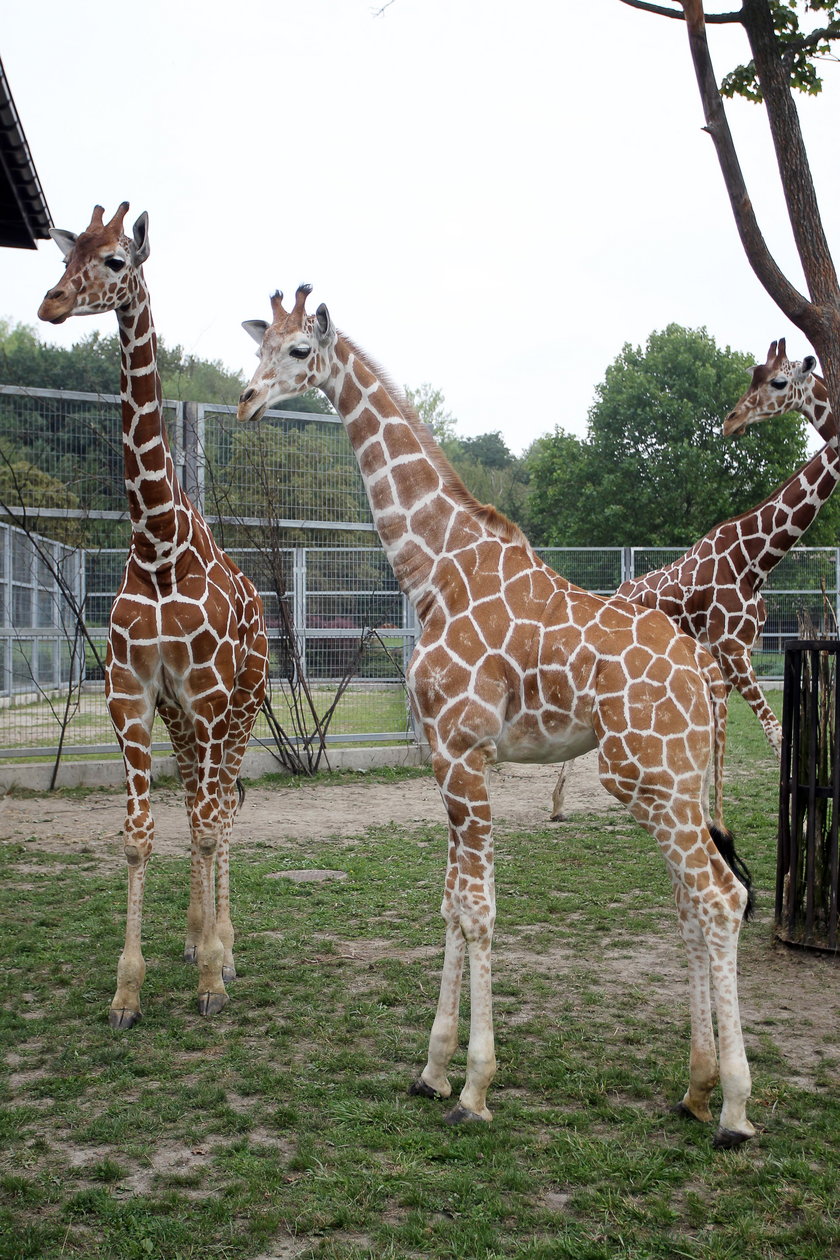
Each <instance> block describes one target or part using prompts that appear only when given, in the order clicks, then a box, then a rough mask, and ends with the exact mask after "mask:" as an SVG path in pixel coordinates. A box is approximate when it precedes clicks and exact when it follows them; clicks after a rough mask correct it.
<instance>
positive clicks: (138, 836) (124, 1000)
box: [108, 746, 154, 1031]
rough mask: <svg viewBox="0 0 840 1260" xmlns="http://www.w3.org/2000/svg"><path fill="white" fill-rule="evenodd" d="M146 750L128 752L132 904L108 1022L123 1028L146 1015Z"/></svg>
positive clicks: (150, 833)
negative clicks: (143, 990) (143, 1004)
mask: <svg viewBox="0 0 840 1260" xmlns="http://www.w3.org/2000/svg"><path fill="white" fill-rule="evenodd" d="M142 751H143V750H140V749H138V748H137V747H136V746H135V747H134V748H132V749H131V751H130V752H127V753H126V754H125V755H126V782H127V784H128V787H129V802H128V811H127V816H126V823H125V841H124V844H123V848H124V852H125V857H126V862H127V863H128V907H127V911H126V920H125V943H124V945H123V950H122V953H121V954H120V957H119V961H118V963H117V991H116V993H115V994H114V997H113V1000H112V1001H111V1008H110V1010H109V1012H108V1023H109V1024H110V1025H111V1027H112V1028H116V1029H119V1030H121V1031H126V1030H127V1029H129V1028H133V1027H134V1025H135V1024H136V1023H137V1021H138V1020H139V1019H140V1017H141V1015H142V1011H141V1009H140V989H141V988H142V985H143V981H144V979H145V976H146V963H145V960H144V958H143V950H142V925H143V893H144V890H145V885H146V867H147V865H148V862H149V858H150V857H151V854H152V849H153V847H154V824H153V822H152V815H151V810H150V807H149V799H148V789H149V771H150V769H151V756H150V755H149V754H148V752H145V754H144V755H141V753H142ZM129 758H131V760H130V759H129Z"/></svg>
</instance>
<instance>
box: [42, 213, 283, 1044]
mask: <svg viewBox="0 0 840 1260" xmlns="http://www.w3.org/2000/svg"><path fill="white" fill-rule="evenodd" d="M127 211H128V202H125V201H124V202H122V204H121V205H120V207H119V209H118V210H117V212H116V214H115V215H114V216H113V218H112V219H111V220H110V221H109V222H108V223H105V222H104V211H103V208H102V207H101V206H96V207H95V208H94V211H93V215H92V218H91V221H90V224H89V226H88V227H87V228H86V229H85V231H84V232H82V233H81V235H79V236H76V235H75V234H74V233H72V232H64V231H60V230H58V229H53V230H52V231H51V235H52V237H53V240H55V242H56V244H57V245H58V246H59V248H60V249H61V251H62V253H63V255H64V259H65V271H64V274H63V276H62V278H61V280H60V281H59V283H58V285H57V286H56V287H55V288H53V289H50V290H49V291H48V292H47V294H46V296H45V298H44V300H43V302H42V303H41V306H40V309H39V311H38V315H39V317H40V318H41V319H43V320H47V321H49V322H50V323H53V324H60V323H63V322H64V320H65V319H67V318H68V316H70V315H94V314H99V313H101V312H104V311H109V310H114V311H116V314H117V323H118V325H119V337H120V357H121V364H120V367H121V378H120V380H121V383H120V397H121V404H122V431H123V456H124V470H125V486H126V492H127V495H128V504H129V513H130V518H131V543H130V547H129V552H128V558H127V560H126V565H125V569H124V572H123V577H122V583H121V585H120V589H119V592H118V593H117V596H116V599H115V600H114V604H113V607H112V609H111V616H110V622H109V628H108V651H107V658H106V666H105V694H106V698H107V703H108V710H109V713H110V716H111V720H112V722H113V725H114V730H115V732H116V736H117V741H118V743H119V746H120V750H121V752H122V756H123V761H124V765H125V779H126V792H127V812H126V822H125V829H124V849H125V856H126V861H127V864H128V910H127V916H126V930H125V945H124V948H123V951H122V953H121V955H120V959H119V963H118V966H117V989H116V993H115V995H114V998H113V1001H112V1002H111V1007H110V1011H109V1022H110V1024H111V1026H112V1027H113V1028H116V1029H128V1028H131V1027H133V1026H134V1024H136V1022H137V1021H138V1019H140V1016H141V1009H140V989H141V986H142V984H143V979H144V976H145V970H146V966H145V962H144V959H143V953H142V947H141V923H142V910H143V891H144V886H145V879H146V867H147V864H148V861H149V857H150V856H151V853H152V849H153V845H154V823H153V819H152V814H151V809H150V802H149V789H150V777H151V760H152V758H151V732H152V722H153V719H154V716H155V712H156V711H157V712H158V713H160V715H161V717H162V718H163V720H164V722H165V723H166V726H167V728H168V731H169V734H170V737H171V740H172V747H173V750H174V752H175V755H176V758H177V763H178V768H179V770H180V774H181V778H182V781H183V785H184V793H185V802H186V806H187V812H188V815H189V824H190V839H191V874H190V902H189V909H188V911H187V933H186V944H185V948H184V957H185V959H186V960H187V961H189V962H196V963H197V964H198V1006H199V1011H200V1013H201V1014H202V1015H211V1014H216V1013H217V1012H218V1011H220V1010H221V1009H222V1007H223V1006H224V1005H225V1004H226V1003H227V1000H228V997H227V992H226V989H225V981H230V980H231V979H233V978H234V977H235V975H236V969H235V965H234V960H233V935H234V934H233V925H232V923H231V918H230V897H229V869H228V862H229V855H228V846H229V836H230V830H231V825H232V822H233V816H234V814H235V812H236V794H237V786H238V784H237V775H238V773H239V768H240V765H241V762H242V756H243V753H244V751H245V748H246V746H247V743H248V739H249V737H250V734H251V729H252V727H253V724H254V720H255V718H256V715H257V712H258V711H259V708H260V705H261V703H262V699H263V695H264V692H265V686H266V676H267V667H268V652H267V640H266V632H265V624H264V618H263V609H262V601H261V599H260V597H259V595H258V594H257V592H256V590H255V589H254V587H253V585H252V584H251V582H250V581H249V580H248V578H246V577H245V576H244V574H242V573H240V571H239V569H238V568H237V567H236V565H235V564H234V563H233V561H232V560H230V558H229V557H228V556H227V555H225V553H224V552H223V551H222V550H221V549H220V548H219V547H218V546H217V545H216V542H215V541H214V539H213V536H212V534H211V533H210V529H209V527H208V525H207V523H206V521H205V520H204V519H203V517H202V516H201V515H200V513H199V512H198V511H196V509H195V508H194V507H193V505H192V503H191V502H190V500H189V499H188V497H187V495H186V494H185V493H184V491H183V490H182V489H181V486H180V484H179V482H178V479H177V476H176V473H175V467H174V463H173V460H172V455H171V452H170V448H169V442H168V439H167V436H166V428H165V425H164V418H163V411H162V406H161V385H160V377H159V375H158V370H157V360H156V347H157V339H156V335H155V329H154V324H153V323H152V314H151V308H150V305H149V293H148V289H147V287H146V282H145V280H144V277H143V271H142V264H143V263H144V262H145V261H146V258H147V257H148V255H149V240H148V216H147V215H146V214H142V215H141V216H140V218H139V219H138V220H137V222H136V223H135V224H134V228H133V235H132V237H131V238H129V237H128V236H126V235H124V234H123V220H124V218H125V215H126V213H127ZM217 901H218V907H217Z"/></svg>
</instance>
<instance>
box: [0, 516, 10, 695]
mask: <svg viewBox="0 0 840 1260" xmlns="http://www.w3.org/2000/svg"><path fill="white" fill-rule="evenodd" d="M0 530H2V531H3V538H4V544H5V552H4V554H5V558H6V568H5V574H6V583H5V585H6V590H5V592H4V598H3V605H4V609H3V611H4V617H3V625H4V626H11V624H12V589H13V588H12V527H11V525H0ZM3 670H4V674H5V681H6V686H5V688H4V694H5V695H7V696H9V697H11V694H12V636H11V634H7V635H6V640H5V643H4V646H3Z"/></svg>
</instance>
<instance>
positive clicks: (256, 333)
mask: <svg viewBox="0 0 840 1260" xmlns="http://www.w3.org/2000/svg"><path fill="white" fill-rule="evenodd" d="M242 327H243V328H244V329H245V331H246V333H247V334H248V336H249V337H253V338H254V341H256V343H257V345H258V346H261V345H262V343H263V337H264V336H265V334H266V333H267V332H268V324H267V323H266V322H265V320H264V319H246V320H245V321H244V323H243V325H242Z"/></svg>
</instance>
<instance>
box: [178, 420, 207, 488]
mask: <svg viewBox="0 0 840 1260" xmlns="http://www.w3.org/2000/svg"><path fill="white" fill-rule="evenodd" d="M181 405H182V407H183V418H184V429H183V433H184V475H183V481H182V483H181V484H182V485H183V487H184V489H185V490H186V492H187V494H188V495H189V496H190V498H191V499H192V502H193V505H194V506H195V507H196V508H198V510H199V512H203V511H204V465H205V458H204V407H203V406H202V404H201V403H196V402H185V403H182V404H181Z"/></svg>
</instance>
